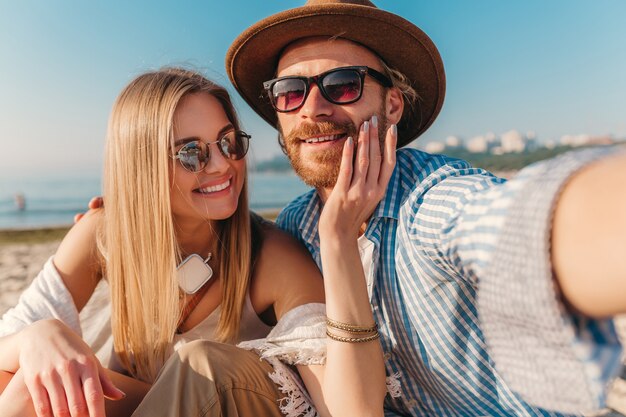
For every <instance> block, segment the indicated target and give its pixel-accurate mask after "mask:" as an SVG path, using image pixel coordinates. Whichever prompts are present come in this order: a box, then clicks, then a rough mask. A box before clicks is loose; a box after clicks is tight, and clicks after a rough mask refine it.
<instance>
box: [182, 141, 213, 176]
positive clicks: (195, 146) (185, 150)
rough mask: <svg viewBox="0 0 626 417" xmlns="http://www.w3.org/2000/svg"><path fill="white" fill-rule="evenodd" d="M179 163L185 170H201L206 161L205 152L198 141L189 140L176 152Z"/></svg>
mask: <svg viewBox="0 0 626 417" xmlns="http://www.w3.org/2000/svg"><path fill="white" fill-rule="evenodd" d="M176 157H177V159H178V160H179V161H180V164H181V165H182V166H183V168H185V169H186V170H187V171H191V172H198V171H200V170H202V169H203V168H204V167H205V166H206V163H207V153H206V152H204V149H203V147H202V145H201V144H200V142H198V141H194V142H189V143H187V144H186V145H185V146H183V147H182V148H180V150H179V151H178V152H177V153H176Z"/></svg>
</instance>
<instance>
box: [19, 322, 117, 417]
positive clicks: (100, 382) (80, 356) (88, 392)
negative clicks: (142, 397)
mask: <svg viewBox="0 0 626 417" xmlns="http://www.w3.org/2000/svg"><path fill="white" fill-rule="evenodd" d="M19 342H20V354H19V366H20V369H21V372H22V373H23V377H24V383H25V385H26V387H27V388H28V392H29V393H30V396H31V398H32V401H33V406H34V409H35V411H36V413H37V416H38V417H53V416H69V415H71V416H72V417H78V416H80V417H83V416H88V417H105V411H104V398H105V397H106V398H110V399H113V400H119V399H122V398H124V393H123V392H122V391H120V390H119V389H117V388H116V387H115V386H114V385H113V383H112V382H111V381H110V379H109V378H108V376H107V375H106V374H105V373H104V369H103V367H102V365H101V364H100V362H99V361H98V359H97V358H96V356H95V355H94V354H93V352H92V351H91V349H90V348H89V346H87V344H86V343H85V342H84V341H83V340H82V339H81V338H80V337H79V336H78V335H77V334H76V333H74V332H73V331H72V330H71V329H70V328H68V327H67V326H66V325H65V324H63V323H62V322H60V321H59V320H55V319H50V320H41V321H38V322H36V323H34V324H32V325H31V326H29V327H27V328H25V329H24V330H22V331H21V333H20V340H19Z"/></svg>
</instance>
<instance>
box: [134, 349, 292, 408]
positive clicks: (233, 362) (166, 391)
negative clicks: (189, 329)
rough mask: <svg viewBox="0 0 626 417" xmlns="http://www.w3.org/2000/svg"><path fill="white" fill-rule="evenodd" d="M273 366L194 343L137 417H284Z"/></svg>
mask: <svg viewBox="0 0 626 417" xmlns="http://www.w3.org/2000/svg"><path fill="white" fill-rule="evenodd" d="M272 370H273V369H272V367H271V366H270V365H269V364H268V363H267V362H265V361H262V360H260V359H259V357H258V356H257V355H256V354H254V353H252V352H249V351H246V350H243V349H239V348H236V347H234V346H231V345H225V344H221V343H215V342H208V341H200V340H198V341H195V342H191V343H188V344H186V345H184V346H183V347H181V348H180V349H179V350H178V351H177V352H176V353H175V354H174V355H172V357H171V358H170V359H169V360H168V361H167V363H166V364H165V366H164V367H163V369H162V371H161V373H160V375H159V377H158V378H157V381H156V382H155V384H154V385H153V387H152V388H151V389H150V391H149V392H148V394H147V395H146V397H145V398H144V400H143V401H142V402H141V404H140V405H139V407H138V408H137V410H136V411H135V413H134V414H133V417H160V416H163V417H199V416H202V417H204V416H220V417H222V416H228V417H247V416H250V417H259V416H270V417H271V416H277V417H279V416H282V414H281V412H280V410H279V408H278V399H279V398H281V397H283V396H284V394H281V393H280V392H279V391H278V389H277V387H276V385H275V384H274V383H273V382H272V381H271V380H270V379H269V377H268V373H270V372H272Z"/></svg>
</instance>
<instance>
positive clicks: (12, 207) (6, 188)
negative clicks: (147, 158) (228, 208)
mask: <svg viewBox="0 0 626 417" xmlns="http://www.w3.org/2000/svg"><path fill="white" fill-rule="evenodd" d="M308 190H310V188H309V187H308V186H307V185H305V184H304V183H303V182H302V181H301V180H300V179H299V178H298V177H297V176H296V175H295V174H294V173H293V172H286V173H285V172H280V173H274V172H252V173H250V174H249V193H250V208H251V209H252V210H255V211H258V212H263V211H270V210H279V209H281V208H282V207H284V206H285V205H286V204H287V203H288V202H289V201H291V200H292V199H294V198H295V197H297V196H298V195H300V194H302V193H305V192H307V191H308ZM101 194H102V181H101V178H100V177H99V176H97V175H91V176H90V175H75V174H74V175H58V174H55V175H47V176H45V177H41V176H38V177H35V176H33V177H32V178H19V179H17V180H16V179H8V178H0V230H6V229H36V228H44V227H57V226H66V225H71V224H72V223H73V219H74V215H75V214H76V213H81V212H84V211H85V210H86V208H87V203H88V202H89V200H90V199H91V198H92V197H94V196H99V195H101Z"/></svg>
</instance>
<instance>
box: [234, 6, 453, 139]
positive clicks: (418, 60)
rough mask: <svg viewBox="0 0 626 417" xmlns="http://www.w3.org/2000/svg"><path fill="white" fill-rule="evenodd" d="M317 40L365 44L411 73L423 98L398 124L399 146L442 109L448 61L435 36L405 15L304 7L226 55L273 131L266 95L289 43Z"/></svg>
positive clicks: (240, 86) (271, 20)
mask: <svg viewBox="0 0 626 417" xmlns="http://www.w3.org/2000/svg"><path fill="white" fill-rule="evenodd" d="M313 36H329V37H331V36H339V37H341V38H344V39H348V40H351V41H354V42H357V43H359V44H362V45H364V46H365V47H367V48H368V49H370V50H372V51H373V52H374V53H376V54H377V55H379V56H380V57H381V58H382V59H383V60H384V61H385V63H386V64H387V65H389V66H390V67H392V68H395V69H397V70H399V71H400V72H402V73H403V74H404V75H406V76H407V77H408V79H409V81H410V82H411V83H412V87H413V88H414V89H415V90H416V92H417V94H418V96H419V99H418V100H417V103H416V105H415V108H413V113H414V114H413V115H412V117H405V120H404V121H403V123H401V124H399V125H398V147H402V146H404V145H406V144H408V143H409V142H411V141H412V140H414V139H415V138H417V137H418V136H419V135H421V134H422V133H423V132H424V131H425V130H426V129H428V127H429V126H430V125H431V124H432V123H433V122H434V120H435V118H436V117H437V115H438V114H439V111H440V110H441V107H442V105H443V99H444V96H445V88H446V80H445V73H444V69H443V62H442V61H441V57H440V55H439V52H438V51H437V48H436V47H435V45H434V44H433V42H432V41H431V40H430V38H429V37H428V36H427V35H426V34H425V33H424V32H423V31H422V30H420V29H419V28H418V27H417V26H415V25H414V24H412V23H411V22H409V21H408V20H406V19H403V18H402V17H400V16H397V15H395V14H392V13H389V12H386V11H384V10H381V9H378V8H376V7H369V6H361V5H353V4H320V5H315V6H304V7H299V8H296V9H291V10H287V11H284V12H281V13H278V14H275V15H272V16H270V17H268V18H266V19H264V20H261V21H260V22H258V23H257V24H255V25H253V26H251V27H250V28H248V30H246V31H245V32H243V33H242V34H241V35H240V36H239V37H238V38H237V39H235V41H234V42H233V44H232V45H231V47H230V48H229V50H228V53H227V54H226V71H227V73H228V77H229V78H230V80H231V82H232V84H233V85H234V87H235V88H236V89H237V91H238V92H239V94H241V96H242V97H243V99H244V100H245V101H246V102H247V103H248V104H249V105H250V106H251V107H252V109H254V110H255V111H256V113H257V114H259V116H261V117H262V118H263V119H264V120H265V121H267V122H268V123H269V124H270V125H272V126H273V127H276V126H277V117H276V112H275V110H274V109H273V108H272V106H271V104H270V102H269V100H268V98H267V96H266V95H265V94H264V91H263V82H264V81H267V80H269V79H272V78H274V76H275V70H276V67H277V64H278V59H279V57H280V54H281V53H282V51H283V49H284V48H285V47H286V46H287V45H289V44H290V43H292V42H294V41H296V40H298V39H302V38H307V37H313Z"/></svg>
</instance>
